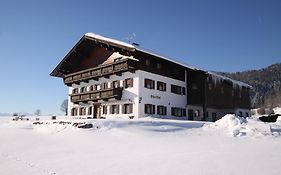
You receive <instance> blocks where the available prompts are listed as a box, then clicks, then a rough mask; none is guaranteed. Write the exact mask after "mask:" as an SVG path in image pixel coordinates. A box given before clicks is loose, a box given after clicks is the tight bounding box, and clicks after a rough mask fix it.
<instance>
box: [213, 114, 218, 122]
mask: <svg viewBox="0 0 281 175" xmlns="http://www.w3.org/2000/svg"><path fill="white" fill-rule="evenodd" d="M216 118H217V113H215V112H213V113H212V122H214V121H216Z"/></svg>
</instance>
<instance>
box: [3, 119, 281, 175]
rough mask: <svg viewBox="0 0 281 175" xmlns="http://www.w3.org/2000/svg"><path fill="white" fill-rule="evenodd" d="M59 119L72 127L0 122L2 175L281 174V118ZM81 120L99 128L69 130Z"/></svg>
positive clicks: (49, 122)
mask: <svg viewBox="0 0 281 175" xmlns="http://www.w3.org/2000/svg"><path fill="white" fill-rule="evenodd" d="M62 120H64V121H68V122H71V123H70V124H65V125H63V124H59V123H53V122H54V121H51V120H45V121H44V124H42V125H33V124H32V123H33V121H17V122H16V121H11V118H8V117H1V118H0V174H1V175H13V174H14V175H18V174H21V175H45V174H49V175H50V174H53V175H54V174H56V175H93V174H98V175H102V174H108V175H111V174H115V175H119V174H120V175H124V174H130V175H131V174H133V175H138V174H139V175H144V174H145V175H147V174H151V175H155V174H163V175H165V174H167V175H168V174H169V175H170V174H176V175H181V174H183V175H187V174H188V175H190V174H208V175H209V174H214V175H220V174H222V175H225V174H228V175H229V174H239V175H243V174H260V175H264V174H270V175H272V174H276V175H280V174H281V166H280V157H281V120H280V118H279V120H278V121H277V122H276V123H271V124H265V123H262V122H260V121H258V120H257V119H249V120H245V119H242V118H239V117H235V116H233V115H226V116H225V117H224V118H222V119H221V120H219V121H217V122H215V123H208V122H191V121H177V120H161V119H142V120H65V119H62ZM77 121H78V122H88V123H92V124H93V126H94V127H93V128H91V129H79V128H76V127H74V126H72V124H73V123H74V122H77Z"/></svg>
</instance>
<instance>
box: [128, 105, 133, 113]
mask: <svg viewBox="0 0 281 175" xmlns="http://www.w3.org/2000/svg"><path fill="white" fill-rule="evenodd" d="M129 113H133V104H130V105H129Z"/></svg>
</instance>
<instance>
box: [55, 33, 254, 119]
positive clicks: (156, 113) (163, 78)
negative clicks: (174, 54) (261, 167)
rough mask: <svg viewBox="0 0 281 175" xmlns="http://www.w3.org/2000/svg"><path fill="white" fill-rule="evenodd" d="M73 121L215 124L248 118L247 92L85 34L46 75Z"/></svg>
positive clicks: (235, 84)
mask: <svg viewBox="0 0 281 175" xmlns="http://www.w3.org/2000/svg"><path fill="white" fill-rule="evenodd" d="M51 75H52V76H56V77H61V78H63V80H64V83H65V84H66V85H67V86H69V97H68V115H69V116H70V117H74V118H130V119H136V118H141V117H156V118H174V119H186V120H207V121H215V120H217V119H219V118H221V117H222V116H223V115H225V114H226V113H235V114H237V115H240V116H245V117H247V116H250V111H249V109H250V99H249V90H250V88H251V87H250V86H249V85H247V84H245V83H242V82H238V81H235V80H232V79H229V78H227V77H223V76H220V75H217V74H214V73H212V72H209V71H205V70H202V69H198V68H195V67H192V66H190V65H186V64H182V63H179V62H177V61H175V60H172V59H169V58H166V57H163V56H161V55H158V54H155V53H152V52H149V51H146V50H143V49H141V48H139V47H138V46H136V45H131V44H127V43H124V42H121V41H117V40H114V39H110V38H106V37H103V36H100V35H96V34H92V33H88V34H85V35H84V36H83V37H82V38H81V39H80V40H79V41H78V43H77V44H76V45H75V46H74V47H73V48H72V49H71V50H70V52H69V53H68V54H67V55H66V56H65V58H64V59H63V60H62V61H61V62H60V63H59V65H58V66H57V67H56V68H55V69H54V70H53V72H52V73H51Z"/></svg>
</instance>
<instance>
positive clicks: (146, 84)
mask: <svg viewBox="0 0 281 175" xmlns="http://www.w3.org/2000/svg"><path fill="white" fill-rule="evenodd" d="M144 87H145V88H147V89H154V87H155V86H154V80H151V79H144Z"/></svg>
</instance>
